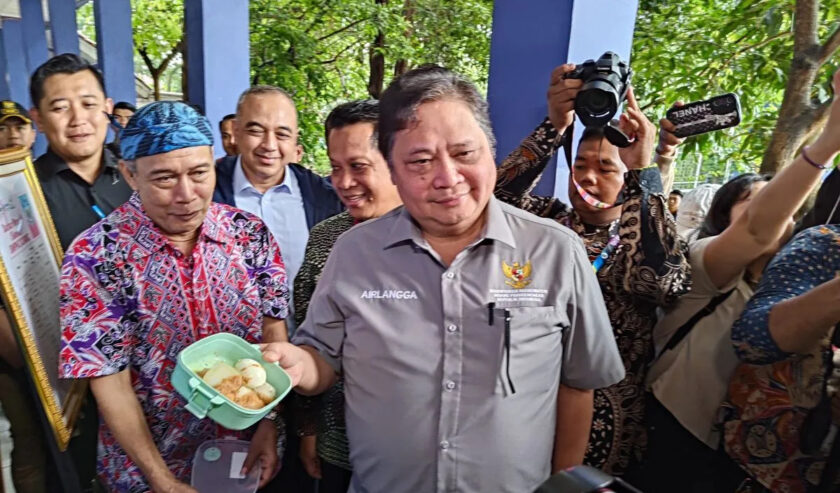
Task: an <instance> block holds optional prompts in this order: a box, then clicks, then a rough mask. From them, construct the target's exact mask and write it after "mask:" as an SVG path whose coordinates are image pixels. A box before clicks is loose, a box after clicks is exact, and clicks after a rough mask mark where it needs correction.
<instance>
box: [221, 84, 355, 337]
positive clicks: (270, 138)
mask: <svg viewBox="0 0 840 493" xmlns="http://www.w3.org/2000/svg"><path fill="white" fill-rule="evenodd" d="M233 132H234V136H235V138H236V143H237V146H238V148H239V155H238V156H227V157H224V158H222V159H220V160H219V161H217V164H216V176H217V179H216V191H215V194H214V195H213V201H215V202H221V203H224V204H228V205H232V206H234V207H238V208H239V209H243V210H245V211H248V212H250V213H252V214H255V215H257V216H259V217H260V218H261V219H262V220H263V221H264V222H265V223H266V225H268V229H269V230H270V231H271V233H272V235H273V236H274V238H275V239H276V240H277V242H278V243H279V245H280V252H281V254H282V255H283V262H284V263H285V264H286V272H287V273H288V278H289V281H290V283H289V284H290V289H291V284H292V280H293V279H294V278H295V275H296V274H297V271H298V269H299V268H300V266H301V264H302V263H303V254H304V250H305V249H306V242H307V241H308V239H309V230H310V229H311V228H312V227H313V226H315V225H316V224H318V223H319V222H321V221H323V220H324V219H326V218H328V217H331V216H333V215H335V214H338V213H339V212H341V211H342V210H344V206H343V205H342V204H341V201H339V200H338V196H337V195H336V193H335V190H334V189H333V187H332V185H331V184H330V183H329V181H328V180H327V179H326V178H323V177H321V176H318V175H317V174H315V173H313V172H311V171H309V170H308V169H306V168H304V167H303V166H301V165H299V164H297V162H298V161H299V160H300V158H301V157H302V156H303V148H302V147H301V146H300V145H299V144H298V125H297V109H296V108H295V104H294V102H293V101H292V98H291V97H290V96H289V95H288V93H286V92H285V91H283V90H282V89H280V88H278V87H273V86H254V87H251V88H250V89H248V90H246V91H245V92H244V93H242V96H240V97H239V102H238V103H237V104H236V118H235V119H234V122H233ZM290 319H291V317H290ZM289 329H290V331H291V330H293V327H289Z"/></svg>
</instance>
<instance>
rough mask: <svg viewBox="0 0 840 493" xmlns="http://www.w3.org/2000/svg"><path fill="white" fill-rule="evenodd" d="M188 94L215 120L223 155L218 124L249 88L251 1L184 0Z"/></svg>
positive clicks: (217, 145)
mask: <svg viewBox="0 0 840 493" xmlns="http://www.w3.org/2000/svg"><path fill="white" fill-rule="evenodd" d="M184 16H185V18H186V24H187V60H186V63H188V71H187V73H188V77H189V78H188V80H187V83H188V84H187V85H188V87H189V94H188V95H186V98H187V99H188V100H189V101H190V102H191V103H194V104H198V105H200V106H201V107H202V108H204V111H205V113H206V114H207V118H209V119H210V122H211V123H213V134H214V137H215V142H216V146H215V150H216V154H217V155H222V154H224V150H223V149H222V143H221V136H220V135H219V129H218V125H216V123H217V122H218V121H219V120H221V119H222V117H224V116H225V115H227V114H229V113H233V112H234V111H235V110H236V100H237V99H238V98H239V95H240V94H241V93H242V91H244V90H245V89H247V88H248V86H249V79H250V56H249V53H250V51H249V50H250V47H249V39H248V2H243V1H234V2H231V1H230V0H185V1H184Z"/></svg>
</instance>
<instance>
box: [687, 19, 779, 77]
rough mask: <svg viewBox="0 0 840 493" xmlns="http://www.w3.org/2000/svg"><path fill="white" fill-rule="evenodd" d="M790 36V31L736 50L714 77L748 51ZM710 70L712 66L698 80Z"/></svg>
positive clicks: (700, 74) (701, 73) (702, 72)
mask: <svg viewBox="0 0 840 493" xmlns="http://www.w3.org/2000/svg"><path fill="white" fill-rule="evenodd" d="M790 34H791V33H790V31H782V32H780V33H778V34H775V35H773V36H770V37H769V38H766V39H763V40H761V41H759V42H758V43H755V44H751V45H748V46H744V47H742V48H739V49H737V50H735V52H734V53H732V55H731V56H730V57H729V58H727V59H726V60H724V62H723V63H722V64H721V65H720V67H718V68H717V70H715V73H714V74H713V77H714V76H716V75H717V74H719V73H721V72H722V71H723V69H725V68H726V67H728V66H729V64H731V63H732V62H734V61H735V59H736V58H738V57H739V56H741V55H743V54H744V53H746V52H748V51H752V50H756V49H758V48H761V47H763V46H767V45H768V44H770V43H772V42H773V41H776V40H777V39H779V38H784V37H786V36H790ZM710 70H712V65H709V66H708V67H706V68H705V69H703V71H701V72H700V73H699V74H698V75H697V77H698V78H700V77H704V76H705V75H706V74H707V73H708V72H709V71H710Z"/></svg>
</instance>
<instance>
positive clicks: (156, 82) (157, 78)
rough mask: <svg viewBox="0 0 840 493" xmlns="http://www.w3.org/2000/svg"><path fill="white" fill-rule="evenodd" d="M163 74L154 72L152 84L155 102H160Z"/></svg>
mask: <svg viewBox="0 0 840 493" xmlns="http://www.w3.org/2000/svg"><path fill="white" fill-rule="evenodd" d="M161 75H162V73H161V72H152V83H153V85H154V94H155V101H160V77H161Z"/></svg>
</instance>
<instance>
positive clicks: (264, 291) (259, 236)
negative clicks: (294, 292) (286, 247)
mask: <svg viewBox="0 0 840 493" xmlns="http://www.w3.org/2000/svg"><path fill="white" fill-rule="evenodd" d="M252 235H253V241H252V242H251V245H252V246H254V247H255V251H254V252H253V253H252V257H253V258H254V259H256V262H255V263H254V270H253V272H252V275H253V276H254V279H255V281H256V283H257V288H258V289H259V292H260V300H262V313H263V315H264V316H266V317H272V318H277V319H281V320H283V319H285V318H286V317H288V316H289V284H288V281H287V279H286V266H285V264H284V263H283V257H282V256H281V255H280V247H279V246H278V245H277V242H276V241H275V240H274V237H273V236H271V233H270V232H269V231H268V227H266V225H265V224H260V227H258V228H255V230H254V232H253V233H252Z"/></svg>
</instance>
